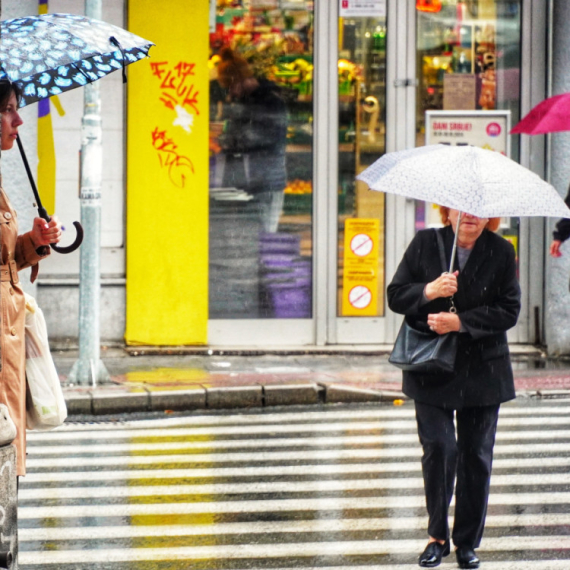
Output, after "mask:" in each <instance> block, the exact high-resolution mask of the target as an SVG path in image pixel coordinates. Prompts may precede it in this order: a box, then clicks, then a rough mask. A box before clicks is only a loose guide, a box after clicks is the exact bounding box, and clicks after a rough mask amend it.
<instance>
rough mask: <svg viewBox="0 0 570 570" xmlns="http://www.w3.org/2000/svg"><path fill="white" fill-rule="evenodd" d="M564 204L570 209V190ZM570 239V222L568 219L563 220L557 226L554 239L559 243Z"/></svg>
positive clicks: (569, 189)
mask: <svg viewBox="0 0 570 570" xmlns="http://www.w3.org/2000/svg"><path fill="white" fill-rule="evenodd" d="M564 202H566V205H567V206H568V207H569V208H570V188H568V194H566V198H564ZM569 237H570V220H569V219H568V218H562V219H561V220H559V221H558V223H557V224H556V228H555V230H554V231H553V232H552V239H555V240H558V241H566V240H567V239H568V238H569Z"/></svg>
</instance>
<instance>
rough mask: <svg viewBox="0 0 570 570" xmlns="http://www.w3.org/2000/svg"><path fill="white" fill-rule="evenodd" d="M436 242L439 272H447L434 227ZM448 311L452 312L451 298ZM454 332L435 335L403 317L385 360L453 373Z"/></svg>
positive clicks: (408, 367) (404, 367) (411, 367)
mask: <svg viewBox="0 0 570 570" xmlns="http://www.w3.org/2000/svg"><path fill="white" fill-rule="evenodd" d="M435 233H436V236H437V245H438V248H439V257H440V261H441V264H442V267H443V271H447V264H446V262H445V250H444V249H443V240H442V238H441V235H440V234H439V232H438V231H437V230H435ZM450 299H451V308H450V312H453V313H454V312H455V305H454V304H453V297H451V298H450ZM457 336H458V335H457V333H456V332H451V333H447V334H437V333H434V332H431V331H429V332H428V331H420V330H418V329H415V328H413V327H412V326H411V325H410V324H409V323H408V322H407V320H406V319H404V322H403V323H402V326H401V327H400V331H399V332H398V336H397V338H396V342H395V343H394V348H393V350H392V353H391V354H390V358H389V359H388V362H390V363H391V364H393V365H394V366H397V367H398V368H401V369H402V370H408V371H410V372H424V373H430V374H436V373H438V372H447V373H449V372H453V371H454V369H455V358H456V356H457V341H458V338H457Z"/></svg>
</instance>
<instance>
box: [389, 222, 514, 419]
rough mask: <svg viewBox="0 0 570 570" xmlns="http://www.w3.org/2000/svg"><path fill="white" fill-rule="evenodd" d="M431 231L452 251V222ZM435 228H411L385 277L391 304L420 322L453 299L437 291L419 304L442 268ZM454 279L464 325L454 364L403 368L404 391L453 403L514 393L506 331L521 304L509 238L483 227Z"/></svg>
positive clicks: (491, 400) (483, 402) (422, 325)
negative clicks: (448, 369) (451, 367)
mask: <svg viewBox="0 0 570 570" xmlns="http://www.w3.org/2000/svg"><path fill="white" fill-rule="evenodd" d="M435 231H438V232H441V235H442V236H443V241H444V244H445V250H446V258H447V259H450V257H451V249H452V246H453V237H454V234H453V230H452V229H451V227H450V226H447V227H445V228H442V229H439V230H435ZM435 231H434V230H423V231H420V232H418V233H417V234H416V236H415V237H414V239H413V240H412V242H411V243H410V245H409V246H408V249H407V250H406V253H405V254H404V258H403V259H402V261H401V262H400V265H399V266H398V269H397V271H396V274H395V275H394V278H393V279H392V282H391V283H390V285H388V305H389V307H390V309H392V311H394V312H396V313H400V314H404V315H406V319H407V320H408V323H409V324H410V325H412V326H414V327H416V328H418V329H420V330H429V329H428V326H427V316H428V314H430V313H439V312H442V311H448V310H449V306H450V303H449V299H442V298H440V299H435V300H433V301H430V302H428V303H426V304H423V305H422V299H423V291H424V287H425V286H426V284H427V283H429V282H431V281H433V280H435V279H437V277H438V276H439V275H441V273H442V268H441V262H440V257H439V250H438V246H437V239H436V235H435ZM455 264H456V265H457V260H456V262H455ZM457 287H458V290H457V293H456V294H455V296H454V302H455V306H456V307H457V313H458V316H459V318H460V319H461V323H462V325H463V327H464V328H465V329H466V331H467V332H464V333H460V334H459V347H458V353H457V360H456V365H455V372H453V373H451V374H439V375H435V374H425V373H418V372H404V373H403V374H404V384H403V390H404V393H405V394H406V395H408V396H409V397H410V398H413V399H414V400H417V401H418V402H423V403H425V404H431V405H436V406H441V407H445V408H454V409H457V408H461V407H473V406H489V405H496V404H500V403H501V402H506V401H507V400H511V399H513V398H514V397H515V389H514V382H513V372H512V368H511V362H510V358H509V347H508V344H507V335H506V331H507V330H508V329H510V328H511V327H513V326H514V325H515V324H516V322H517V318H518V314H519V311H520V288H519V284H518V281H517V275H516V262H515V252H514V249H513V246H512V245H511V244H510V243H509V242H507V241H506V240H505V239H503V238H502V237H500V236H498V235H496V234H494V233H492V232H490V231H488V230H484V231H483V233H482V234H481V236H480V237H479V239H478V240H477V242H476V243H475V246H474V248H473V250H472V251H471V254H470V256H469V259H468V260H467V263H466V265H465V267H464V268H463V271H461V272H460V273H459V275H458V277H457Z"/></svg>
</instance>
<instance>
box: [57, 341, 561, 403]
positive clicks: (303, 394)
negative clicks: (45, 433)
mask: <svg viewBox="0 0 570 570" xmlns="http://www.w3.org/2000/svg"><path fill="white" fill-rule="evenodd" d="M388 350H389V347H387V348H386V349H385V350H383V349H378V350H375V351H374V350H371V349H367V348H362V347H358V348H352V349H350V348H346V349H341V350H332V349H330V350H327V349H322V348H321V349H318V348H313V349H311V348H308V349H306V350H304V351H299V350H297V351H294V350H291V351H287V350H284V351H282V352H277V351H274V352H273V353H263V352H261V351H249V352H242V353H240V351H237V350H230V349H228V350H225V351H224V350H222V349H219V350H216V351H215V352H214V351H211V350H210V351H208V350H207V349H204V350H202V351H196V353H194V354H183V350H182V349H181V350H180V351H179V353H178V354H177V353H175V351H173V350H172V349H163V350H161V349H154V350H153V353H151V354H148V353H145V351H144V350H142V349H128V350H123V349H107V350H104V351H103V352H102V360H103V362H104V364H105V366H106V367H107V369H108V371H109V373H110V375H111V381H110V382H109V383H107V384H104V385H99V386H96V387H95V388H93V386H73V385H70V384H69V383H68V382H67V373H68V371H69V370H70V369H71V366H72V365H73V363H74V362H75V360H76V358H77V353H76V352H73V351H55V352H54V360H55V362H56V367H57V368H58V371H59V373H60V376H61V378H62V381H63V383H64V392H65V395H66V399H67V400H68V405H69V406H70V412H71V413H88V411H89V410H88V408H91V409H92V410H94V411H95V413H107V412H115V411H120V408H121V406H124V409H125V411H145V410H159V409H163V410H164V409H174V410H179V409H194V408H208V407H209V408H224V407H258V406H263V405H278V404H311V403H319V402H329V403H332V402H334V403H338V402H358V401H375V400H388V401H390V400H394V399H403V398H404V396H403V394H402V393H401V392H400V390H401V372H400V371H399V370H398V369H396V368H394V367H393V366H391V365H390V364H389V363H388ZM208 352H210V353H211V354H209V353H208ZM511 354H512V360H513V368H514V372H515V386H516V390H517V393H518V395H519V396H521V397H522V396H526V397H529V396H530V397H559V396H564V395H566V394H568V393H570V359H568V358H556V359H554V358H546V357H545V356H544V355H543V353H541V352H540V351H539V350H537V349H535V348H533V347H528V346H525V347H520V346H514V347H511Z"/></svg>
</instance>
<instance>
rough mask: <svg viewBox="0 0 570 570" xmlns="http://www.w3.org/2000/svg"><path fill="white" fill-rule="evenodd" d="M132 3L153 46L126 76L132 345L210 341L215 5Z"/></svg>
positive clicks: (133, 16) (180, 0) (131, 20)
mask: <svg viewBox="0 0 570 570" xmlns="http://www.w3.org/2000/svg"><path fill="white" fill-rule="evenodd" d="M190 6H191V9H190V10H189V9H188V7H189V3H188V0H168V2H156V0H131V1H130V2H129V17H128V27H129V30H130V31H132V32H134V33H136V34H138V35H140V36H142V37H144V38H147V39H149V40H150V41H152V42H154V43H155V44H156V46H155V47H153V48H151V50H150V56H151V57H150V59H146V60H143V61H141V62H138V63H135V64H133V65H130V66H129V68H128V75H129V80H128V84H127V86H128V139H127V141H128V144H127V326H126V335H125V336H126V341H127V343H128V344H151V345H178V344H204V343H206V342H207V321H208V87H209V83H208V68H207V62H208V49H209V43H208V7H209V2H208V0H192V2H191V3H190Z"/></svg>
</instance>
